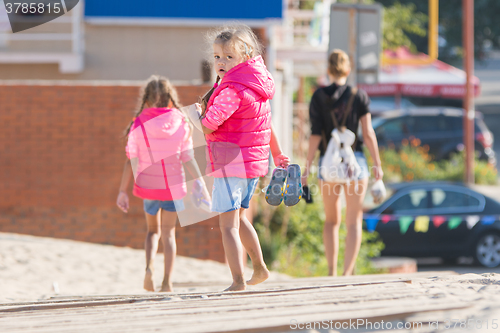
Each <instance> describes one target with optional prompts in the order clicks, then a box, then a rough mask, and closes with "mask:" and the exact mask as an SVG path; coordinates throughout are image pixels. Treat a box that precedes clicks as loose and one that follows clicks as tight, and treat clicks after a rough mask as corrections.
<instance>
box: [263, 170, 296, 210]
mask: <svg viewBox="0 0 500 333" xmlns="http://www.w3.org/2000/svg"><path fill="white" fill-rule="evenodd" d="M300 176H301V174H300V166H299V165H298V164H290V165H289V166H288V167H287V168H286V169H284V168H276V169H274V171H273V175H272V178H271V182H270V183H269V186H268V187H267V190H266V202H267V203H268V204H270V205H271V206H279V205H280V204H281V202H282V201H284V203H285V205H286V206H295V205H296V204H298V203H299V201H300V199H301V198H302V183H301V180H300ZM285 180H286V184H285Z"/></svg>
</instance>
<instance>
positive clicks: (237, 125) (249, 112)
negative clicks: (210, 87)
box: [206, 56, 274, 178]
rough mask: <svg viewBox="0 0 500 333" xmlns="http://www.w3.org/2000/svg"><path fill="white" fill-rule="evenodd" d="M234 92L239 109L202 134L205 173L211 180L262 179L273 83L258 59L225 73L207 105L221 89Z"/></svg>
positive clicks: (210, 103) (267, 141)
mask: <svg viewBox="0 0 500 333" xmlns="http://www.w3.org/2000/svg"><path fill="white" fill-rule="evenodd" d="M227 87H230V88H232V89H234V90H235V91H236V93H237V94H238V97H239V98H240V99H241V103H240V106H239V108H238V109H237V110H236V111H235V112H234V113H233V114H232V115H231V116H230V117H229V118H228V119H227V120H226V121H225V122H224V123H223V124H222V125H220V126H219V128H218V129H217V130H216V131H214V132H212V133H211V134H207V135H206V140H207V146H208V158H207V162H208V163H207V171H206V172H207V174H210V175H211V176H213V177H217V178H222V177H239V178H255V177H261V176H265V175H266V174H267V171H268V165H269V143H270V142H271V106H270V103H269V99H271V98H273V96H274V80H273V78H272V76H271V73H269V71H268V70H267V69H266V65H265V64H264V61H263V59H262V57H261V56H257V57H255V58H252V59H249V60H248V61H246V62H244V63H241V64H238V65H236V66H235V67H233V68H232V69H231V70H229V71H228V72H227V73H226V74H225V75H224V78H223V79H222V82H221V84H220V85H219V86H218V87H217V88H216V89H215V91H214V93H213V95H212V96H211V98H210V100H209V101H208V104H207V112H210V106H211V105H212V103H213V101H214V99H215V97H216V96H217V95H218V94H219V93H220V92H221V91H222V90H223V89H225V88H227Z"/></svg>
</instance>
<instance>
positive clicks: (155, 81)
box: [125, 75, 181, 136]
mask: <svg viewBox="0 0 500 333" xmlns="http://www.w3.org/2000/svg"><path fill="white" fill-rule="evenodd" d="M146 104H147V105H148V106H149V107H157V108H166V107H175V108H177V109H180V107H181V104H180V103H179V99H178V97H177V90H176V89H175V87H174V86H173V85H172V84H171V83H170V81H169V80H168V79H167V78H165V77H163V76H159V75H152V76H151V77H150V78H149V79H148V81H147V83H146V84H145V85H144V87H142V88H141V98H140V99H139V107H138V109H137V111H136V112H135V114H134V119H133V120H132V121H131V122H130V124H129V125H128V127H127V129H126V130H125V136H127V135H128V134H129V133H130V128H131V127H132V125H133V124H134V121H135V118H137V117H139V115H140V114H141V113H142V110H144V106H146Z"/></svg>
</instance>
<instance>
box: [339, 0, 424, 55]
mask: <svg viewBox="0 0 500 333" xmlns="http://www.w3.org/2000/svg"><path fill="white" fill-rule="evenodd" d="M338 2H340V3H363V4H372V3H374V2H375V1H374V0H364V1H358V0H339V1H338ZM377 2H380V3H382V5H384V7H385V8H384V19H383V24H382V36H383V42H382V48H383V49H384V50H387V49H390V50H392V49H396V48H398V47H400V46H406V47H408V48H409V49H410V50H412V51H414V52H416V51H417V50H418V47H417V46H416V45H415V42H420V41H419V40H418V39H416V38H415V37H417V38H418V37H420V38H422V39H424V37H425V36H426V35H427V30H426V23H427V21H428V16H427V15H426V14H424V13H422V12H418V11H417V6H416V5H415V4H413V3H411V2H410V3H407V4H401V3H399V2H397V1H392V3H390V4H389V3H387V4H385V3H383V1H377ZM385 2H389V1H385ZM412 36H413V38H412Z"/></svg>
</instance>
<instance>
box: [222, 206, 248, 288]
mask: <svg viewBox="0 0 500 333" xmlns="http://www.w3.org/2000/svg"><path fill="white" fill-rule="evenodd" d="M239 212H240V211H239V210H238V209H236V210H232V211H230V212H226V213H221V214H220V215H219V226H220V231H221V233H222V244H223V245H224V252H225V253H226V258H227V263H228V264H229V269H230V270H231V275H232V276H233V284H232V285H231V286H230V287H229V288H227V289H226V291H234V290H245V289H246V283H245V279H244V278H243V248H242V246H241V239H240V232H239V225H240V216H239V215H240V214H239Z"/></svg>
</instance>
